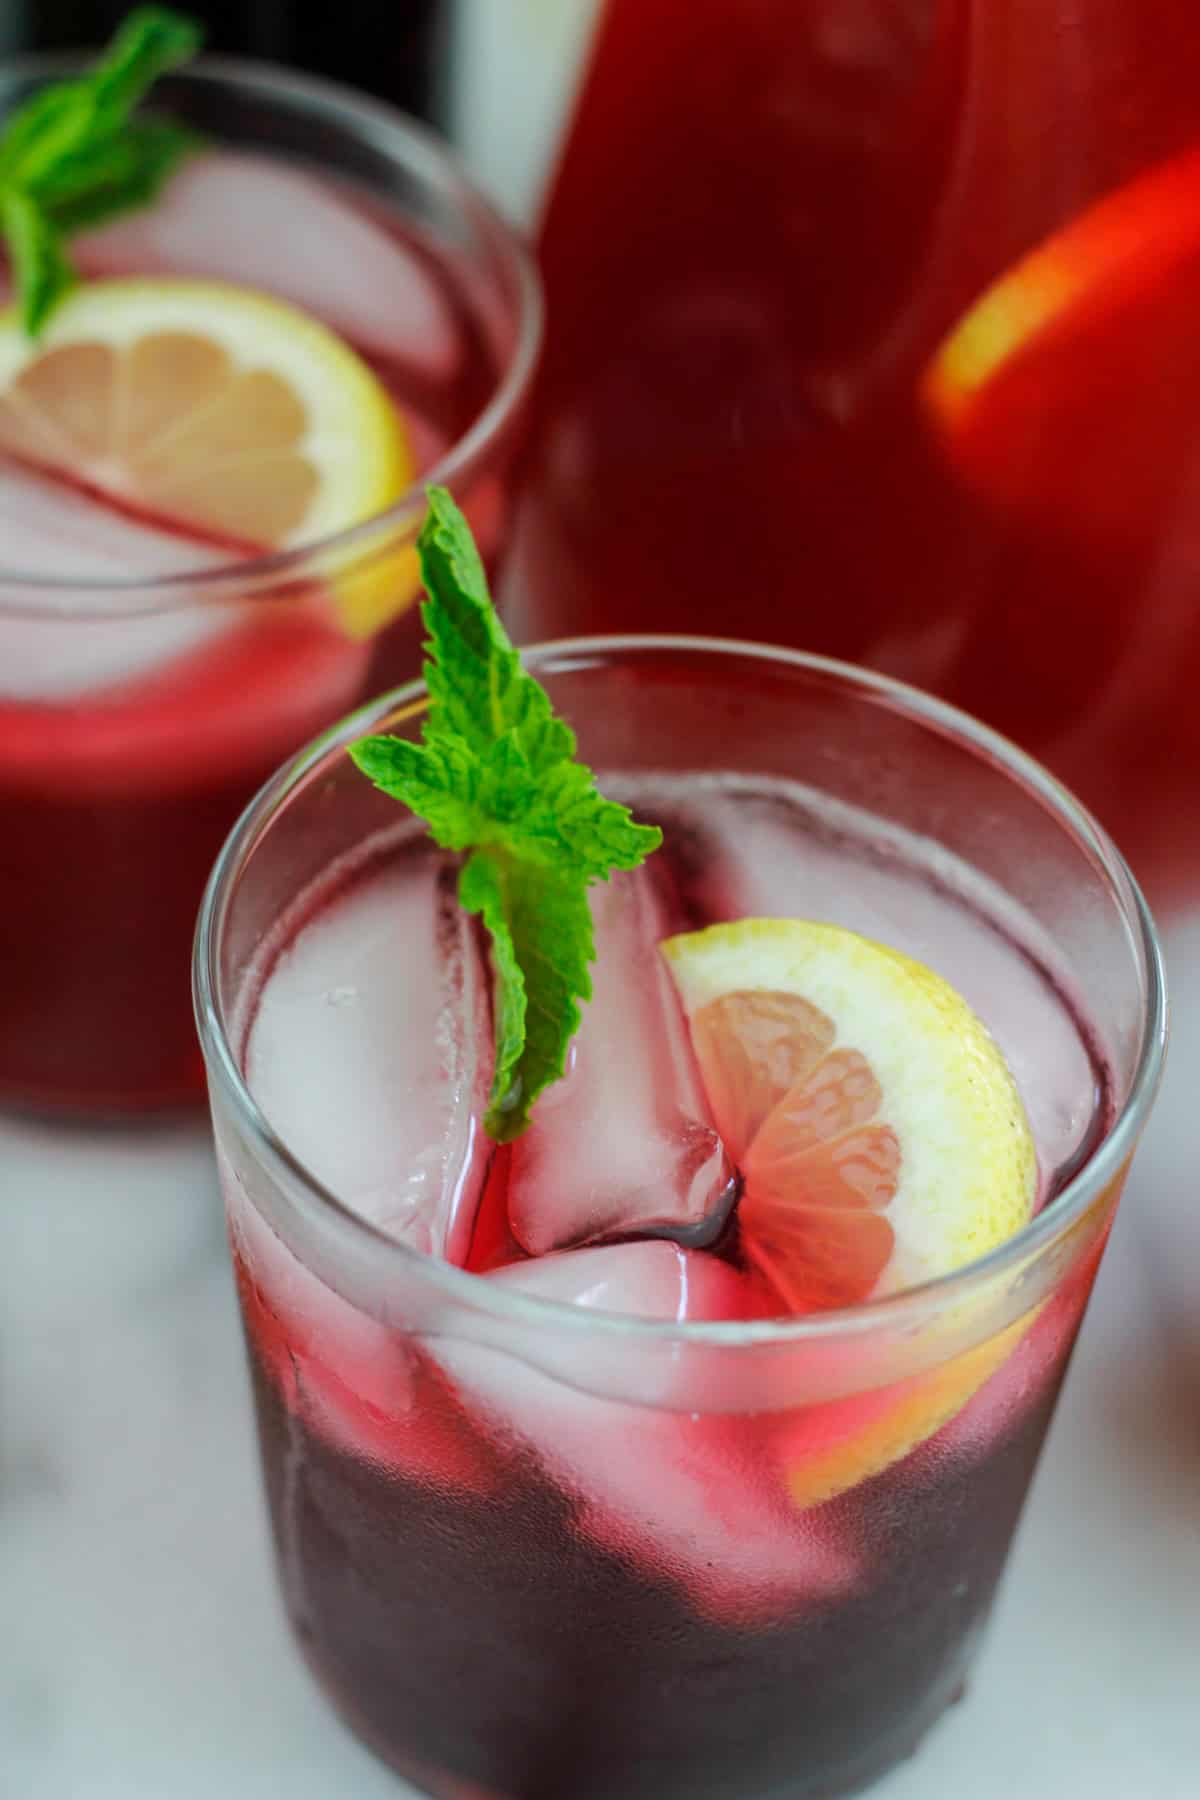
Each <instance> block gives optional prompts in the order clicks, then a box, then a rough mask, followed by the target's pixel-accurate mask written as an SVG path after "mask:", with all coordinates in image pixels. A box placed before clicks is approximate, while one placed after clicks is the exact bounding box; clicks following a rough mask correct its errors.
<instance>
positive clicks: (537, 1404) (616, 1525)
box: [429, 1243, 856, 1621]
mask: <svg viewBox="0 0 1200 1800" xmlns="http://www.w3.org/2000/svg"><path fill="white" fill-rule="evenodd" d="M483 1279H485V1280H491V1281H494V1282H496V1283H498V1284H501V1285H504V1286H506V1287H508V1288H510V1289H518V1290H521V1291H524V1292H526V1293H529V1294H533V1295H536V1296H537V1297H539V1298H541V1299H557V1300H560V1301H566V1302H570V1303H573V1304H575V1305H577V1306H579V1307H581V1308H597V1307H599V1308H602V1309H603V1310H605V1311H616V1312H627V1313H631V1314H641V1315H647V1314H649V1315H650V1316H653V1317H664V1316H666V1317H668V1318H675V1319H676V1320H679V1321H685V1320H696V1319H703V1318H728V1317H730V1316H738V1315H739V1313H740V1311H741V1310H742V1309H743V1308H744V1306H745V1305H747V1304H748V1305H749V1306H750V1307H751V1308H753V1305H754V1301H753V1299H752V1298H750V1299H748V1300H747V1297H746V1294H744V1293H743V1287H742V1283H743V1278H742V1277H741V1276H740V1275H739V1274H738V1272H737V1271H736V1270H735V1269H733V1268H731V1267H729V1266H728V1265H726V1264H724V1263H722V1262H721V1261H720V1260H719V1259H717V1258H716V1257H713V1256H710V1255H708V1254H706V1253H705V1252H703V1251H685V1250H680V1249H679V1248H678V1247H677V1246H675V1245H671V1244H664V1243H629V1244H618V1245H609V1246H604V1247H601V1248H596V1249H590V1250H579V1251H568V1252H565V1253H563V1254H561V1255H556V1256H549V1257H545V1258H542V1259H539V1260H535V1261H532V1262H527V1263H520V1264H516V1265H514V1266H510V1267H509V1268H506V1269H503V1270H500V1271H498V1272H497V1273H495V1274H494V1275H491V1276H487V1277H484V1278H483ZM500 1341H506V1342H507V1344H508V1346H509V1348H508V1349H502V1348H501V1347H500V1342H499V1341H493V1342H492V1343H490V1344H483V1343H478V1342H475V1343H469V1342H466V1341H461V1340H457V1339H456V1340H453V1341H452V1340H451V1339H449V1338H443V1337H439V1338H436V1339H431V1340H430V1343H429V1349H430V1355H431V1356H432V1357H433V1358H434V1359H436V1361H437V1362H438V1364H439V1365H440V1367H441V1368H442V1369H443V1370H444V1371H445V1373H446V1374H447V1375H449V1376H450V1378H451V1380H452V1381H453V1382H454V1384H455V1387H456V1388H457V1391H458V1394H459V1397H460V1399H461V1401H462V1404H463V1406H464V1408H465V1409H466V1411H467V1412H468V1414H470V1415H472V1416H474V1417H476V1418H478V1419H480V1420H482V1421H483V1422H485V1424H486V1425H487V1426H488V1427H489V1429H490V1431H491V1433H492V1434H493V1436H494V1437H495V1438H496V1439H497V1441H498V1442H499V1443H500V1444H501V1445H502V1446H505V1447H507V1448H509V1449H510V1450H511V1449H512V1448H513V1447H514V1446H516V1447H517V1448H519V1449H520V1448H524V1449H525V1450H526V1451H532V1452H533V1454H534V1455H535V1456H536V1458H537V1459H538V1461H539V1462H540V1463H541V1464H542V1466H543V1467H544V1469H545V1470H546V1472H547V1473H548V1474H549V1476H550V1477H551V1479H553V1480H554V1481H556V1482H557V1483H559V1484H560V1485H561V1486H563V1487H564V1488H565V1489H566V1490H567V1491H568V1492H569V1493H570V1494H571V1495H572V1497H573V1498H574V1500H575V1501H576V1504H577V1508H578V1515H577V1516H578V1519H579V1523H580V1525H581V1527H582V1528H583V1529H585V1530H586V1531H587V1532H588V1533H589V1534H590V1535H591V1536H592V1537H594V1538H595V1539H596V1540H597V1541H598V1542H599V1543H600V1544H602V1545H603V1546H604V1547H605V1548H606V1549H608V1550H610V1551H612V1552H613V1553H615V1554H617V1555H622V1556H626V1557H629V1558H632V1559H636V1560H637V1561H639V1562H641V1563H642V1564H644V1565H645V1566H646V1567H647V1568H648V1570H649V1572H650V1573H651V1574H652V1575H654V1576H656V1577H657V1578H659V1579H667V1580H671V1581H674V1582H676V1583H678V1584H679V1585H680V1586H681V1587H683V1588H684V1589H685V1591H686V1592H687V1593H688V1595H689V1596H690V1597H691V1599H692V1601H693V1603H694V1604H695V1605H697V1606H699V1607H701V1608H702V1609H704V1610H706V1611H709V1612H711V1613H715V1614H717V1615H718V1616H721V1617H724V1618H729V1619H733V1620H741V1621H759V1620H762V1619H766V1618H770V1617H771V1616H773V1615H777V1614H778V1613H779V1612H781V1611H782V1610H784V1609H785V1608H786V1607H788V1606H789V1605H793V1604H795V1603H796V1602H797V1601H799V1600H820V1599H827V1598H830V1597H832V1596H834V1595H837V1594H839V1593H842V1592H844V1591H845V1589H846V1588H847V1587H848V1586H849V1585H850V1584H851V1583H852V1582H853V1580H854V1579H855V1575H856V1562H855V1559H854V1558H853V1556H852V1555H851V1553H850V1550H849V1548H848V1546H846V1545H845V1544H844V1543H843V1542H841V1541H840V1540H839V1539H838V1538H837V1537H836V1536H835V1535H834V1534H833V1532H832V1530H826V1529H825V1528H824V1527H823V1526H821V1527H820V1528H819V1527H818V1525H817V1524H816V1523H814V1521H813V1519H812V1518H811V1517H810V1518H807V1519H806V1518H805V1517H803V1515H801V1514H800V1513H799V1512H798V1511H797V1510H796V1509H795V1508H794V1507H793V1506H792V1505H791V1503H790V1502H789V1500H788V1498H787V1495H786V1493H785V1492H784V1489H783V1484H782V1482H781V1480H780V1478H779V1475H778V1471H777V1468H776V1467H775V1464H774V1461H773V1459H772V1456H771V1453H770V1446H769V1442H768V1439H767V1438H766V1437H765V1435H764V1431H765V1427H764V1425H763V1422H762V1420H761V1419H760V1418H759V1417H757V1416H754V1415H737V1414H725V1415H719V1414H711V1413H701V1412H681V1411H673V1410H670V1408H671V1406H672V1403H673V1402H674V1401H676V1400H677V1399H679V1398H681V1397H684V1396H686V1395H687V1394H688V1391H689V1389H690V1387H691V1386H692V1383H691V1381H690V1374H691V1371H690V1369H689V1358H690V1357H691V1356H692V1354H693V1351H695V1354H696V1355H697V1356H703V1355H704V1354H705V1352H704V1350H703V1349H702V1348H700V1347H694V1346H687V1345H684V1346H680V1345H679V1344H678V1343H676V1344H673V1345H662V1346H658V1348H659V1349H661V1350H662V1351H663V1354H662V1355H661V1356H658V1355H655V1354H654V1353H653V1352H652V1351H651V1350H650V1349H649V1348H648V1347H647V1346H646V1345H644V1344H642V1343H638V1344H636V1345H635V1346H634V1349H633V1354H634V1356H635V1358H636V1361H637V1363H638V1365H639V1367H638V1368H637V1369H635V1368H634V1367H632V1366H630V1367H629V1377H627V1378H626V1381H627V1385H628V1380H629V1378H630V1377H632V1378H633V1380H634V1383H635V1385H636V1386H637V1388H638V1395H637V1401H636V1402H634V1403H630V1402H628V1401H626V1400H624V1399H614V1398H610V1397H605V1396H603V1395H600V1394H597V1393H596V1392H594V1391H588V1389H589V1386H594V1385H595V1384H596V1383H597V1380H599V1383H600V1384H601V1385H603V1383H604V1376H605V1367H604V1365H605V1359H606V1357H607V1356H608V1355H609V1353H610V1351H612V1350H613V1346H612V1345H606V1344H605V1342H604V1340H603V1339H602V1338H599V1337H598V1336H597V1335H596V1334H594V1333H593V1332H591V1331H588V1330H587V1329H586V1328H584V1329H582V1330H581V1331H580V1332H578V1333H574V1332H570V1331H566V1330H563V1329H561V1328H560V1329H557V1330H555V1329H552V1328H550V1327H541V1328H537V1327H535V1328H532V1329H530V1330H528V1331H522V1330H521V1329H520V1328H519V1327H518V1328H517V1329H516V1330H511V1331H506V1333H505V1338H504V1339H502V1340H500ZM616 1354H618V1355H619V1354H620V1352H619V1351H618V1352H616ZM547 1369H549V1370H551V1371H553V1372H549V1373H548V1372H547ZM643 1372H644V1374H645V1380H644V1381H643V1380H640V1379H638V1377H639V1376H640V1375H641V1374H642V1373H643Z"/></svg>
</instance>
